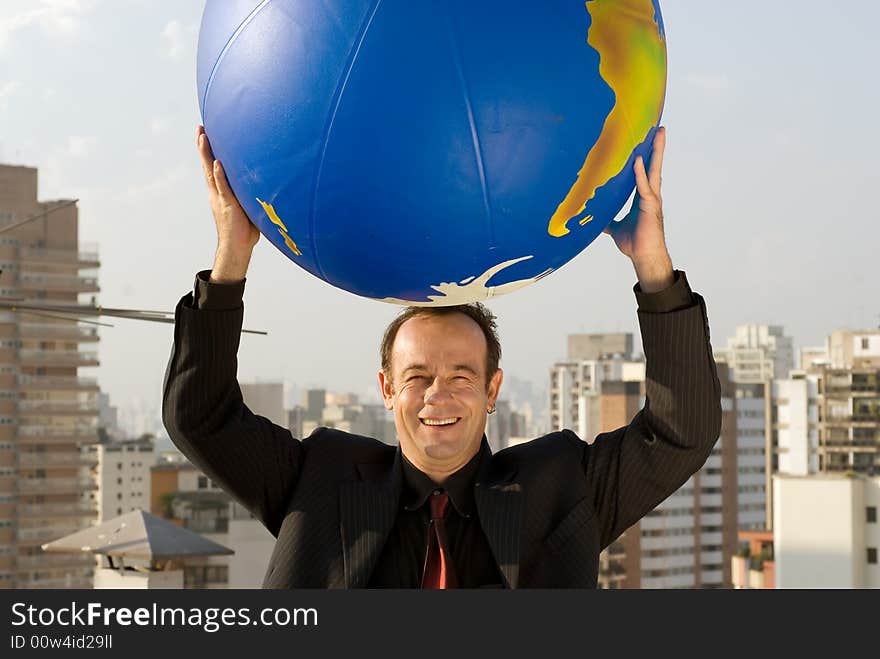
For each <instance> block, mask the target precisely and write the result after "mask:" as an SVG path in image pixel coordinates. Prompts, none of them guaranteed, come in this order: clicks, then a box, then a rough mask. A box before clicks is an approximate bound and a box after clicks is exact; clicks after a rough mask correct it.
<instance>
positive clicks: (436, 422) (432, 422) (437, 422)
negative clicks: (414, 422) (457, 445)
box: [422, 417, 458, 426]
mask: <svg viewBox="0 0 880 659" xmlns="http://www.w3.org/2000/svg"><path fill="white" fill-rule="evenodd" d="M456 421H458V418H457V417H451V418H449V419H422V423H424V424H425V425H426V426H448V425H449V424H451V423H455V422H456Z"/></svg>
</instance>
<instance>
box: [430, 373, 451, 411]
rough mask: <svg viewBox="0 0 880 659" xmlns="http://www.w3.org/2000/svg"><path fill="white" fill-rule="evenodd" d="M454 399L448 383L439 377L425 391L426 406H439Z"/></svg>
mask: <svg viewBox="0 0 880 659" xmlns="http://www.w3.org/2000/svg"><path fill="white" fill-rule="evenodd" d="M451 398H452V393H451V392H450V390H449V388H448V387H447V385H446V383H445V382H443V380H442V379H441V378H439V377H437V378H434V381H433V382H431V386H429V387H428V388H427V389H425V404H426V405H438V404H440V403H443V402H446V401H448V400H449V399H451Z"/></svg>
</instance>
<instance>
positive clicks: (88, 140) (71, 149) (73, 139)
mask: <svg viewBox="0 0 880 659" xmlns="http://www.w3.org/2000/svg"><path fill="white" fill-rule="evenodd" d="M97 143H98V140H97V139H96V138H94V137H83V136H81V135H71V136H70V137H68V138H67V155H69V156H71V157H72V158H87V157H88V156H90V155H91V154H92V152H93V151H94V148H95V145H97Z"/></svg>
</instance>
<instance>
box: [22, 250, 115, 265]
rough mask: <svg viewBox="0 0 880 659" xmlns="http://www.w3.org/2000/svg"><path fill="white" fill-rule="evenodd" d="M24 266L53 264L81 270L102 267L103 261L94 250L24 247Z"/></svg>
mask: <svg viewBox="0 0 880 659" xmlns="http://www.w3.org/2000/svg"><path fill="white" fill-rule="evenodd" d="M19 258H20V259H21V262H22V264H26V263H36V264H40V265H44V264H47V263H51V264H53V265H56V264H64V265H75V266H78V267H80V268H97V267H100V265H101V261H100V259H99V258H98V252H97V251H94V250H83V251H79V250H76V249H46V248H45V247H22V248H21V252H20V256H19Z"/></svg>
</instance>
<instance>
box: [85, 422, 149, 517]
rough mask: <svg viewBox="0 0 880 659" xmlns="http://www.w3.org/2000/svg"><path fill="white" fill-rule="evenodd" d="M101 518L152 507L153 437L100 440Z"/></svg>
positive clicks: (98, 446) (99, 495)
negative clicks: (102, 441)
mask: <svg viewBox="0 0 880 659" xmlns="http://www.w3.org/2000/svg"><path fill="white" fill-rule="evenodd" d="M96 453H97V458H98V492H97V496H96V497H95V498H96V501H97V504H98V521H99V522H106V521H107V520H110V519H113V518H114V517H118V516H119V515H123V514H125V513H127V512H131V511H132V510H145V511H149V510H150V470H151V469H152V467H153V465H154V464H155V463H156V452H155V447H154V445H153V439H152V438H151V437H144V438H141V439H130V440H122V441H111V442H104V443H101V444H98V445H97V447H96Z"/></svg>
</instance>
